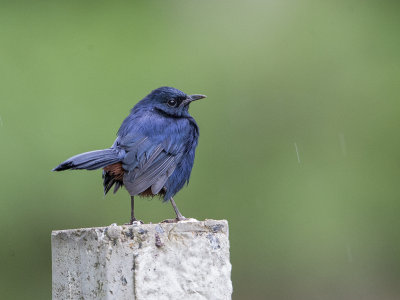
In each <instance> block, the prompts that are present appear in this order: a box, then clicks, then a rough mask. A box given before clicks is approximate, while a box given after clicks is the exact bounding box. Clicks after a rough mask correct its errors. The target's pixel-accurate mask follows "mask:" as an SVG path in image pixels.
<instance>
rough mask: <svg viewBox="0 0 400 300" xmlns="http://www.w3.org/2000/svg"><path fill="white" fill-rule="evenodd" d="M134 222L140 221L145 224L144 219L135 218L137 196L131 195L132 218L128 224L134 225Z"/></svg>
mask: <svg viewBox="0 0 400 300" xmlns="http://www.w3.org/2000/svg"><path fill="white" fill-rule="evenodd" d="M134 222H139V223H141V224H143V222H142V221H138V220H136V218H135V197H134V196H131V220H130V222H129V223H128V224H127V225H132V224H133V223H134Z"/></svg>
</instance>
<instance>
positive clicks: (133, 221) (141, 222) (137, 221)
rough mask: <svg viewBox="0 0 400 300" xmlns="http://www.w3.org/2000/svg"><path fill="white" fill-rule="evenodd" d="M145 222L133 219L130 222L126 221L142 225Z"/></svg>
mask: <svg viewBox="0 0 400 300" xmlns="http://www.w3.org/2000/svg"><path fill="white" fill-rule="evenodd" d="M142 224H144V223H143V221H142V220H136V219H134V220H131V221H130V222H129V223H125V225H142Z"/></svg>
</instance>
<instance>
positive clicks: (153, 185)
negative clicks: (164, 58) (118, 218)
mask: <svg viewBox="0 0 400 300" xmlns="http://www.w3.org/2000/svg"><path fill="white" fill-rule="evenodd" d="M203 98H206V96H205V95H201V94H193V95H187V94H185V93H184V92H182V91H180V90H178V89H176V88H173V87H168V86H164V87H160V88H157V89H155V90H153V91H151V92H150V93H149V94H148V95H147V96H146V97H144V98H143V99H142V100H140V101H139V102H138V103H137V104H136V105H135V106H134V107H133V108H132V109H131V111H130V113H129V115H128V116H127V117H126V118H125V120H124V121H123V122H122V125H121V127H120V128H119V130H118V132H117V138H116V139H115V141H114V143H113V144H112V146H111V147H110V148H107V149H102V150H95V151H89V152H85V153H81V154H78V155H75V156H72V157H70V158H68V159H67V160H65V161H64V162H62V163H61V164H59V165H58V166H57V167H55V168H54V169H53V170H52V171H57V172H58V171H64V170H83V169H85V170H96V169H100V168H102V169H103V172H102V178H103V187H104V194H105V195H106V194H107V193H108V192H109V190H110V189H111V188H112V187H113V186H114V190H113V191H114V194H115V193H116V192H117V191H118V190H119V189H120V188H122V187H125V189H126V190H127V191H128V193H129V195H130V200H131V216H130V222H129V224H133V223H134V222H141V221H138V220H137V219H136V218H135V211H134V203H135V197H136V196H143V197H154V196H156V195H157V196H160V197H161V198H162V200H163V202H168V201H169V202H171V204H172V207H173V209H174V211H175V214H176V219H175V221H182V220H187V218H185V217H184V216H183V215H182V214H181V213H180V211H179V209H178V207H177V206H176V203H175V201H174V199H173V197H174V196H175V195H176V194H177V193H178V192H179V191H180V190H181V189H182V188H183V187H184V185H185V184H188V183H189V178H190V174H191V171H192V168H193V164H194V158H195V152H196V147H197V144H198V139H199V127H198V125H197V123H196V121H195V119H194V118H193V117H192V116H191V115H190V114H189V106H190V104H191V103H192V102H193V101H196V100H200V99H203Z"/></svg>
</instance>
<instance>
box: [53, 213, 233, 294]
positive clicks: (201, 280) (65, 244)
mask: <svg viewBox="0 0 400 300" xmlns="http://www.w3.org/2000/svg"><path fill="white" fill-rule="evenodd" d="M51 246H52V272H53V274H52V281H53V299H57V300H58V299H60V300H61V299H63V300H65V299H82V300H83V299H85V300H88V299H118V300H124V299H130V300H133V299H134V300H151V299H174V300H177V299H218V300H221V299H231V294H232V283H231V264H230V261H229V239H228V222H227V221H225V220H222V221H215V220H206V221H183V222H178V223H169V224H167V223H160V224H143V225H139V224H136V225H124V226H117V225H116V224H112V225H110V226H108V227H98V228H84V229H72V230H60V231H53V232H52V235H51Z"/></svg>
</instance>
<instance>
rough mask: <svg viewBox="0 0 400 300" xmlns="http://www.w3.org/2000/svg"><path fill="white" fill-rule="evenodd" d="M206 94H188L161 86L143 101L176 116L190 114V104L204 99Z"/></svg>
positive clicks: (162, 111)
mask: <svg viewBox="0 0 400 300" xmlns="http://www.w3.org/2000/svg"><path fill="white" fill-rule="evenodd" d="M205 97H206V96H204V95H197V94H196V95H186V94H185V93H184V92H182V91H180V90H178V89H175V88H173V87H167V86H164V87H160V88H158V89H155V90H153V91H152V92H151V93H150V94H148V95H147V96H146V97H145V98H144V99H143V100H142V101H143V103H146V105H150V107H151V108H153V109H155V110H157V111H158V112H160V113H164V114H167V115H170V116H174V117H181V116H185V115H187V114H188V109H189V104H190V103H191V102H193V101H195V100H199V99H203V98H205Z"/></svg>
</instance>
